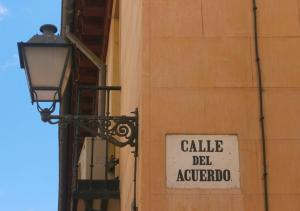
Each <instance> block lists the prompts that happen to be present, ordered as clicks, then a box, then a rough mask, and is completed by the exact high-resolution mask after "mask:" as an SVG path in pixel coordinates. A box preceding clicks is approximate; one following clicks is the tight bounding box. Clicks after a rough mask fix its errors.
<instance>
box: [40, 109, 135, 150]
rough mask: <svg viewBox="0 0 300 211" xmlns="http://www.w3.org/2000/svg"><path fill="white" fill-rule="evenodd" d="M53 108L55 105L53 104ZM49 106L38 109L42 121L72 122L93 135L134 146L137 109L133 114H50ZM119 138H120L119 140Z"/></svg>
mask: <svg viewBox="0 0 300 211" xmlns="http://www.w3.org/2000/svg"><path fill="white" fill-rule="evenodd" d="M54 108H55V106H54ZM54 108H53V106H52V107H51V108H41V107H40V106H38V111H39V112H40V114H41V119H42V121H43V122H48V123H50V124H61V125H65V124H74V125H75V126H78V127H79V128H82V129H83V130H85V131H86V132H88V133H90V134H91V136H93V137H100V138H101V139H103V140H106V141H108V142H109V143H111V144H113V145H115V146H118V147H125V146H127V145H130V146H132V147H134V146H135V147H136V145H137V137H138V110H137V109H136V110H135V111H134V112H132V113H133V116H95V115H52V112H53V111H54ZM119 139H121V140H119Z"/></svg>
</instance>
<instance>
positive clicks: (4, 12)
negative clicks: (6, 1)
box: [0, 3, 8, 21]
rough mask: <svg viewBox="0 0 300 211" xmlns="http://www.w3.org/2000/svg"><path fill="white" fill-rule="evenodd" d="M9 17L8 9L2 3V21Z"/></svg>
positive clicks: (0, 9)
mask: <svg viewBox="0 0 300 211" xmlns="http://www.w3.org/2000/svg"><path fill="white" fill-rule="evenodd" d="M7 15H8V9H7V7H6V6H4V5H3V4H1V3H0V21H1V20H3V18H4V17H5V16H7Z"/></svg>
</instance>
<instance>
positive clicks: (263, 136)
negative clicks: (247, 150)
mask: <svg viewBox="0 0 300 211" xmlns="http://www.w3.org/2000/svg"><path fill="white" fill-rule="evenodd" d="M252 4H253V22H254V30H253V31H254V45H255V61H256V69H257V76H258V89H259V90H258V91H259V114H260V131H261V144H262V156H263V161H262V162H263V183H264V208H265V211H269V193H268V169H267V168H268V167H267V153H266V134H265V121H264V120H265V117H264V96H263V93H264V90H263V80H262V68H261V62H260V55H259V40H258V23H257V22H258V20H257V9H258V8H257V4H256V0H253V1H252Z"/></svg>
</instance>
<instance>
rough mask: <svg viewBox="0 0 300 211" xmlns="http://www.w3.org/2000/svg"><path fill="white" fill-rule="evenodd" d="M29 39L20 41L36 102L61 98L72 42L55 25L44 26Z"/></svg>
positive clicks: (27, 74)
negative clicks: (59, 34) (57, 33)
mask: <svg viewBox="0 0 300 211" xmlns="http://www.w3.org/2000/svg"><path fill="white" fill-rule="evenodd" d="M40 31H41V32H42V33H43V34H42V35H38V34H37V35H34V36H33V37H32V38H31V39H30V40H29V41H28V42H26V43H23V42H20V43H18V49H19V58H20V65H21V68H24V69H25V72H26V77H27V81H28V85H29V91H30V96H31V101H32V103H34V102H53V101H60V100H61V96H62V83H63V79H64V76H65V74H66V72H67V71H66V70H67V67H70V64H69V61H70V56H71V49H72V46H71V45H70V44H68V43H67V42H65V41H64V40H63V39H62V38H61V37H60V36H57V35H55V33H56V32H57V29H56V27H55V26H54V25H51V24H46V25H43V26H42V27H41V28H40Z"/></svg>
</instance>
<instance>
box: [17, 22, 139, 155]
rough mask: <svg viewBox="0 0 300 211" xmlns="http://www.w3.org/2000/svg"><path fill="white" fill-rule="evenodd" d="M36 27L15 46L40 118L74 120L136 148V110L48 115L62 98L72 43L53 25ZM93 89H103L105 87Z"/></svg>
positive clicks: (114, 141) (94, 133)
mask: <svg viewBox="0 0 300 211" xmlns="http://www.w3.org/2000/svg"><path fill="white" fill-rule="evenodd" d="M40 31H41V32H42V34H41V35H39V34H37V35H34V36H33V37H32V38H31V39H30V40H29V41H28V42H25V43H24V42H19V43H18V49H19V59H20V66H21V68H24V69H25V72H26V77H27V81H28V86H29V92H30V96H31V101H32V103H36V104H37V109H38V111H39V112H40V114H41V119H42V121H44V122H48V123H50V124H59V123H66V124H75V125H76V126H79V127H81V128H82V129H84V130H86V131H87V132H89V133H90V134H91V136H94V137H96V136H97V137H100V138H102V139H104V140H106V141H108V142H110V143H112V144H114V145H116V146H119V147H123V146H126V145H130V146H134V147H135V148H136V147H137V133H138V126H137V125H138V119H137V115H138V113H137V110H136V111H134V112H133V113H134V115H133V116H109V115H105V116H97V115H52V113H53V112H54V110H55V105H56V103H57V102H60V101H61V99H62V95H63V91H64V87H65V84H66V81H68V77H69V74H70V69H71V64H70V63H71V62H70V60H71V51H72V47H73V45H72V44H69V43H67V42H66V41H65V40H64V39H63V38H62V37H60V36H58V35H56V34H55V33H56V32H57V28H56V27H55V26H54V25H51V24H46V25H43V26H41V28H40ZM95 89H96V90H104V91H105V90H108V89H109V88H108V87H95ZM40 102H52V106H51V107H49V108H42V107H41V106H40V104H39V103H40ZM90 124H93V127H89V125H90ZM95 125H96V128H97V129H96V130H95ZM119 138H122V139H123V141H120V140H119ZM135 151H136V150H135ZM136 153H137V151H136Z"/></svg>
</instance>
